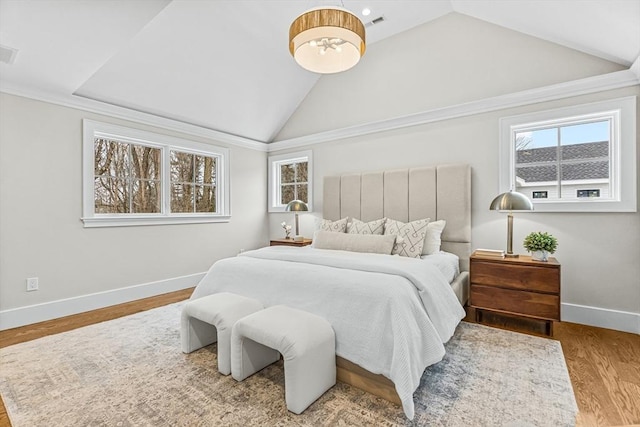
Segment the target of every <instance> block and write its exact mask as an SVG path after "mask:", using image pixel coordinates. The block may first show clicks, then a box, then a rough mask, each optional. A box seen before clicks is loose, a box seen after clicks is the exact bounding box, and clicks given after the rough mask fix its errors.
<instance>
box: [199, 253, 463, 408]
mask: <svg viewBox="0 0 640 427" xmlns="http://www.w3.org/2000/svg"><path fill="white" fill-rule="evenodd" d="M223 291H228V292H234V293H237V294H240V295H245V296H250V297H254V298H257V299H259V300H260V301H262V302H263V303H264V304H265V306H271V305H275V304H285V305H288V306H290V307H294V308H298V309H301V310H305V311H308V312H311V313H315V314H317V315H319V316H322V317H324V318H325V319H327V320H328V321H329V322H330V323H331V325H332V326H333V329H334V331H335V333H336V354H337V355H338V356H340V357H343V358H345V359H347V360H350V361H352V362H354V363H356V364H358V365H360V366H362V367H363V368H365V369H366V370H368V371H370V372H373V373H375V374H382V375H384V376H386V377H387V378H389V379H391V380H392V381H393V383H394V384H395V387H396V391H397V392H398V396H399V397H400V399H401V401H402V407H403V409H404V412H405V414H406V416H407V417H408V418H409V419H413V415H414V403H413V392H414V391H415V390H416V389H417V387H418V385H419V384H420V377H421V376H422V373H423V372H424V369H425V368H426V367H427V366H429V365H432V364H434V363H436V362H438V361H440V360H441V359H442V357H443V356H444V353H445V350H444V345H443V344H444V343H445V342H447V341H448V340H449V338H451V336H452V335H453V332H454V330H455V328H456V326H457V325H458V323H459V322H460V320H461V319H462V318H463V317H464V315H465V312H464V309H463V308H462V306H461V305H460V303H459V302H458V299H457V298H456V296H455V294H454V293H453V291H452V289H451V287H450V285H449V282H448V281H447V280H446V278H445V277H444V276H443V274H442V273H441V272H440V271H439V269H438V268H437V267H436V266H434V265H433V264H432V263H429V262H424V260H421V259H416V258H405V257H397V256H390V255H378V254H363V253H356V252H345V251H332V250H322V249H314V248H306V249H304V250H301V249H300V248H292V247H287V246H274V247H268V248H262V249H258V250H255V251H250V252H245V253H243V254H242V255H241V256H238V257H235V258H227V259H223V260H220V261H218V262H216V263H215V264H214V265H213V266H212V267H211V268H210V269H209V272H208V273H207V274H206V276H205V277H204V278H203V279H202V281H201V282H200V283H199V284H198V286H197V287H196V289H195V291H194V293H193V295H192V297H191V298H192V299H195V298H200V297H203V296H206V295H209V294H212V293H217V292H223Z"/></svg>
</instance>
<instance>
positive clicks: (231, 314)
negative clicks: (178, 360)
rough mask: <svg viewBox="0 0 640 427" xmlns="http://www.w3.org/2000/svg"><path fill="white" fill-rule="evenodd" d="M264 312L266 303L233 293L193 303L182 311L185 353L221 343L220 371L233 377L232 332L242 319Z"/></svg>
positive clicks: (203, 298)
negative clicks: (260, 311) (231, 374)
mask: <svg viewBox="0 0 640 427" xmlns="http://www.w3.org/2000/svg"><path fill="white" fill-rule="evenodd" d="M263 308H264V306H263V305H262V303H261V302H260V301H258V300H256V299H253V298H247V297H243V296H241V295H236V294H232V293H229V292H221V293H218V294H213V295H208V296H206V297H202V298H198V299H195V300H192V301H189V302H188V303H186V304H185V306H184V307H183V308H182V319H181V328H180V336H181V341H182V352H183V353H191V352H192V351H195V350H197V349H199V348H202V347H204V346H207V345H209V344H213V343H214V342H216V341H218V371H220V373H221V374H223V375H229V374H230V373H231V352H230V342H231V328H232V327H233V325H234V323H236V322H237V321H238V319H240V318H242V317H245V316H247V315H249V314H251V313H255V312H256V311H259V310H262V309H263Z"/></svg>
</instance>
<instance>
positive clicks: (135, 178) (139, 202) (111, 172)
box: [94, 138, 162, 214]
mask: <svg viewBox="0 0 640 427" xmlns="http://www.w3.org/2000/svg"><path fill="white" fill-rule="evenodd" d="M161 158H162V156H161V150H160V149H159V148H155V147H147V146H143V145H136V144H130V143H125V142H120V141H114V140H108V139H103V138H95V140H94V206H95V212H96V213H99V214H121V213H145V214H148V213H159V212H160V211H161V209H160V200H161V196H160V195H161V191H162V185H161V181H160V162H161V160H160V159H161Z"/></svg>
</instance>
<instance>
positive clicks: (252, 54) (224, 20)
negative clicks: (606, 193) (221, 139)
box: [0, 0, 640, 142]
mask: <svg viewBox="0 0 640 427" xmlns="http://www.w3.org/2000/svg"><path fill="white" fill-rule="evenodd" d="M335 4H336V2H333V1H310V0H309V1H302V0H270V1H264V0H254V1H249V0H244V1H243V0H229V1H227V0H215V1H213V0H212V1H204V0H173V1H170V0H136V1H128V0H101V1H92V0H48V1H37V0H0V44H1V45H2V46H4V47H10V48H13V49H17V50H18V53H17V55H16V57H15V61H14V62H13V63H12V64H5V63H0V90H5V91H8V92H12V91H13V92H16V91H18V92H32V93H33V92H40V93H45V94H51V95H55V96H63V97H65V96H66V97H82V98H89V99H93V100H96V101H99V102H103V103H108V104H113V105H117V106H121V107H126V108H128V109H132V110H137V111H142V112H146V113H150V114H154V115H156V116H161V117H166V118H170V119H174V120H178V121H181V122H184V123H189V124H193V125H197V126H200V127H203V128H206V129H213V130H217V131H221V132H224V133H227V134H231V135H238V136H241V137H244V138H248V139H252V140H255V141H260V142H270V141H272V140H273V138H274V137H275V136H276V135H277V134H278V132H279V130H280V129H281V128H282V126H283V125H284V124H285V123H286V121H287V120H288V119H289V117H290V116H291V115H292V114H293V113H294V112H295V111H296V109H297V108H298V106H299V105H300V103H301V102H302V101H303V100H304V98H305V97H306V96H307V94H308V93H309V91H310V90H311V89H312V88H313V87H314V85H315V84H316V82H317V81H318V79H320V78H322V77H321V76H319V75H316V74H313V73H310V72H308V71H305V70H303V69H302V68H300V67H298V66H297V65H296V64H295V62H294V61H293V59H292V58H291V56H290V55H289V52H288V40H287V37H288V29H289V25H290V23H291V22H292V21H293V19H295V17H296V16H298V15H299V14H300V13H302V12H304V11H305V10H306V9H309V8H311V7H316V6H322V5H335ZM344 6H345V7H346V8H347V9H350V10H351V11H352V12H354V13H356V14H358V15H359V16H361V18H362V19H363V21H364V22H368V21H370V20H372V19H375V18H377V17H380V16H383V17H384V22H383V23H381V24H376V25H373V26H369V27H368V28H367V42H368V44H370V45H371V44H374V43H375V42H376V41H379V40H381V39H384V38H387V37H390V36H393V35H394V34H397V33H399V32H403V31H406V30H408V29H411V28H413V27H416V26H418V25H421V24H424V23H426V22H429V21H432V20H434V19H437V18H439V17H442V16H444V15H446V14H448V13H451V12H458V13H462V14H466V15H469V16H472V17H475V18H478V19H481V20H484V21H488V22H491V23H494V24H497V25H500V26H503V27H506V28H509V29H512V30H515V31H519V32H522V33H525V34H528V35H531V36H534V37H538V38H541V39H543V40H548V41H551V42H554V43H558V44H561V45H564V46H567V47H570V48H572V49H576V50H579V51H582V52H585V53H588V54H591V55H595V56H598V57H600V58H603V59H606V60H608V61H613V62H616V63H618V64H621V65H623V66H625V67H628V66H629V65H631V64H632V63H633V62H634V61H635V60H636V59H637V58H638V55H639V54H640V1H635V0H618V1H617V0H601V1H598V0H594V1H589V2H585V1H580V0H556V1H553V2H552V1H540V0H520V1H517V2H515V1H495V0H494V1H491V0H451V1H450V0H442V1H402V0H390V1H381V0H375V1H373V0H369V1H360V0H357V1H356V0H344ZM365 7H368V8H370V9H371V11H372V13H371V15H369V16H368V17H364V16H362V15H361V11H362V9H363V8H365Z"/></svg>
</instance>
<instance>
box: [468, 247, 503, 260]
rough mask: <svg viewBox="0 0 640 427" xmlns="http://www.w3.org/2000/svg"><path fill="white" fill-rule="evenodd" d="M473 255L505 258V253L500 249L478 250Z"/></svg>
mask: <svg viewBox="0 0 640 427" xmlns="http://www.w3.org/2000/svg"><path fill="white" fill-rule="evenodd" d="M473 254H474V255H476V256H485V257H492V258H504V251H501V250H499V249H476V251H475V252H474V253H473Z"/></svg>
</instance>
